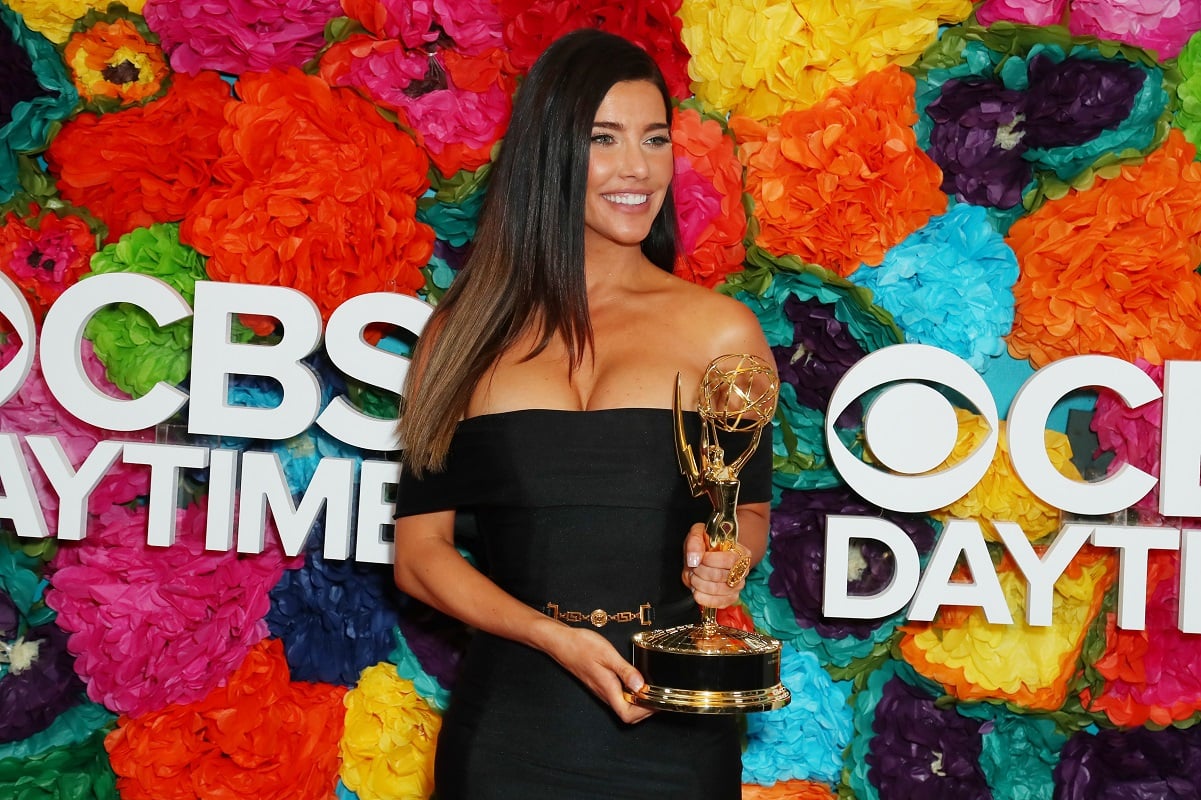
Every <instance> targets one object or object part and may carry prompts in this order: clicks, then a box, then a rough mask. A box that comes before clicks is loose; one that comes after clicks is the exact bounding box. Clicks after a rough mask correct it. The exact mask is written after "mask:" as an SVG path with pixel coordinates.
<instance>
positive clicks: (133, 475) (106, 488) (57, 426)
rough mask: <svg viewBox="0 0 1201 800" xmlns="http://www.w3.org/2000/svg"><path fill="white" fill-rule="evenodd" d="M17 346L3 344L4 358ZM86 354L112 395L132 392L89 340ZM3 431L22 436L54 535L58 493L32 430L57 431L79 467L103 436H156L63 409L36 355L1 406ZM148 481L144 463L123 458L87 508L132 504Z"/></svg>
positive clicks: (94, 375) (96, 378)
mask: <svg viewBox="0 0 1201 800" xmlns="http://www.w3.org/2000/svg"><path fill="white" fill-rule="evenodd" d="M14 347H15V344H8V345H5V346H4V347H0V363H6V362H7V360H8V355H7V353H8V352H9V351H11V350H12V349H13V348H14ZM82 356H83V365H84V371H85V372H86V374H87V376H88V378H89V379H90V380H91V381H92V383H93V384H94V385H95V386H96V387H98V388H99V389H100V390H101V391H103V392H105V393H107V394H108V395H109V396H111V397H117V398H128V397H129V395H127V394H124V393H123V392H122V391H121V390H120V389H118V388H117V387H116V386H114V385H113V384H112V383H111V382H110V381H109V380H108V378H106V377H105V375H104V365H103V364H101V363H100V360H99V359H98V358H96V354H95V353H94V352H93V351H92V343H91V342H89V341H87V340H86V339H85V340H84V342H83V348H82ZM0 431H4V432H5V433H14V434H17V435H18V436H20V437H22V443H21V448H22V452H23V453H24V455H25V462H26V463H27V464H29V465H30V477H31V479H32V480H33V486H34V489H35V490H36V491H37V495H38V502H39V504H40V505H41V508H42V512H43V513H44V514H45V517H46V526H47V528H48V529H49V532H50V533H51V535H53V534H55V533H57V529H58V525H57V520H58V507H59V503H58V493H57V492H55V491H54V490H53V489H52V488H51V486H50V483H49V481H48V480H47V479H46V476H45V475H44V474H43V473H42V471H41V469H39V468H37V466H36V464H37V461H36V459H35V458H34V456H33V454H32V453H31V452H30V450H29V446H28V445H27V444H25V443H24V437H25V436H28V435H30V434H39V435H46V434H49V435H52V436H54V437H55V438H56V439H57V440H58V442H59V444H61V445H62V448H63V451H64V452H66V454H67V456H68V457H69V458H70V459H71V463H72V464H73V465H74V466H75V467H78V466H79V465H80V464H81V463H82V461H83V460H84V459H85V458H87V456H88V454H89V453H91V452H92V450H93V449H94V448H95V447H96V443H97V442H100V441H102V440H104V439H112V438H121V439H122V440H140V441H153V440H154V431H153V429H148V430H146V431H142V432H140V433H134V434H130V433H120V434H114V433H113V432H111V431H106V430H102V429H100V428H97V427H95V426H93V425H89V424H88V423H86V422H82V421H81V420H79V419H77V418H76V417H75V416H74V415H73V414H71V413H70V412H68V411H67V410H66V409H64V408H63V407H62V405H61V404H60V403H59V402H58V400H57V398H55V397H54V395H52V394H51V393H50V388H49V387H48V386H47V385H46V379H45V378H44V377H42V371H41V365H40V363H39V362H38V361H36V360H35V362H34V366H33V369H31V370H30V372H29V376H28V377H26V379H25V382H24V383H23V384H22V385H21V388H20V389H18V390H17V393H16V394H15V395H14V396H13V397H12V398H11V399H10V400H9V401H8V402H7V403H4V404H3V405H0ZM149 486H150V474H149V472H148V471H147V469H146V468H145V467H141V466H132V465H126V464H124V463H123V462H122V461H121V460H120V458H118V459H117V461H116V463H114V464H113V465H112V467H110V468H109V470H108V473H107V474H106V475H105V477H104V478H102V479H101V480H100V483H99V484H98V485H97V486H96V488H95V489H94V490H93V491H92V494H91V496H90V498H89V501H88V509H89V511H91V512H92V513H96V514H98V513H101V512H103V511H105V510H106V509H108V508H109V507H110V506H112V505H114V504H116V503H128V502H129V501H130V500H133V499H134V498H136V497H138V496H140V495H144V494H146V492H147V491H148V490H149Z"/></svg>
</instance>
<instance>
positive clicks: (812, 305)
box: [772, 294, 866, 427]
mask: <svg viewBox="0 0 1201 800" xmlns="http://www.w3.org/2000/svg"><path fill="white" fill-rule="evenodd" d="M834 311H835V308H834V306H833V305H831V304H828V303H823V302H821V301H820V300H818V299H817V298H810V299H808V300H802V299H801V298H799V297H798V296H796V295H795V294H792V295H789V296H788V298H787V299H786V300H785V301H784V316H785V317H786V318H787V319H788V320H789V321H790V322H792V324H793V331H794V332H793V339H792V344H791V345H790V346H787V347H773V348H772V355H773V356H775V359H776V368H777V369H778V371H779V374H780V381H781V382H782V383H787V384H789V385H791V386H792V387H793V388H794V389H796V397H797V401H798V402H800V403H801V404H802V405H806V406H809V407H810V408H825V407H826V404H827V403H828V402H829V400H830V395H831V394H832V393H833V391H834V386H835V384H837V383H838V381H839V380H841V379H842V376H843V375H844V374H846V371H847V370H848V369H850V368H851V365H852V364H854V363H855V362H856V361H858V360H859V359H861V358H863V356H864V355H866V353H864V351H863V348H862V347H860V345H859V343H858V342H856V341H855V338H854V337H853V336H852V335H851V330H850V328H849V327H848V326H847V325H844V324H843V323H842V322H840V321H839V320H838V319H836V318H835V316H834ZM861 415H862V410H861V409H860V407H859V403H858V402H855V403H852V404H851V405H850V406H848V407H847V409H846V410H845V411H844V412H843V413H842V415H840V416H839V418H838V424H839V425H840V426H842V427H847V426H850V425H853V424H854V422H855V420H856V419H858V418H859V417H860V416H861Z"/></svg>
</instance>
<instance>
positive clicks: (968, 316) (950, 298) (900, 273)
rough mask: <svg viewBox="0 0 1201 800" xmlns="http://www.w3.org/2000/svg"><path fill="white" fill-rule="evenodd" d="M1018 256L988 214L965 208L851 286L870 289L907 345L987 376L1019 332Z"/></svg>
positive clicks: (935, 222) (916, 235)
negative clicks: (934, 350)
mask: <svg viewBox="0 0 1201 800" xmlns="http://www.w3.org/2000/svg"><path fill="white" fill-rule="evenodd" d="M1017 279H1018V262H1017V256H1015V255H1014V253H1013V250H1012V249H1010V247H1009V245H1007V244H1006V243H1005V240H1004V239H1003V238H1002V236H1001V234H999V233H997V231H996V230H994V229H993V227H992V226H991V225H990V224H989V221H988V215H987V213H986V212H985V210H984V209H983V208H980V207H978V206H971V205H967V204H963V203H961V204H959V205H956V206H954V207H952V208H951V210H950V211H948V212H947V213H946V214H943V215H942V216H940V217H933V218H932V219H931V220H930V222H929V223H927V224H926V225H925V226H924V227H922V228H920V229H918V230H917V231H914V232H913V233H912V234H910V235H909V236H908V237H906V239H905V240H904V241H902V242H901V243H900V244H898V245H896V246H895V247H893V248H892V249H890V250H889V251H888V252H887V253H886V254H885V256H884V260H883V261H882V262H881V264H880V266H879V267H875V268H871V267H860V268H859V269H858V270H856V271H855V273H854V274H852V275H851V277H850V280H851V281H852V282H853V283H855V284H857V285H859V286H862V287H864V288H866V289H870V290H871V291H872V294H873V297H874V299H875V302H876V303H877V304H879V305H880V306H882V307H883V308H885V309H887V310H888V311H889V312H891V313H892V316H893V319H895V320H896V323H897V325H898V326H900V328H901V330H902V331H904V332H905V339H906V340H907V341H909V342H916V343H920V344H928V345H932V346H934V347H938V348H941V349H943V350H947V351H949V352H952V353H954V354H955V355H957V356H959V357H960V358H962V359H963V360H964V361H966V362H968V363H969V364H971V365H972V367H974V368H975V369H976V370H977V371H978V372H984V370H985V368H986V366H987V364H988V361H989V359H991V358H995V357H997V356H1000V355H1001V354H1003V353H1004V352H1005V341H1004V338H1003V337H1004V336H1005V335H1006V334H1008V333H1009V330H1010V328H1012V327H1013V309H1014V298H1013V285H1014V283H1016V282H1017Z"/></svg>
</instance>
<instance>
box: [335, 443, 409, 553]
mask: <svg viewBox="0 0 1201 800" xmlns="http://www.w3.org/2000/svg"><path fill="white" fill-rule="evenodd" d="M398 480H400V465H399V464H398V463H396V462H395V461H364V462H363V467H362V469H361V470H360V471H359V520H358V525H356V526H355V533H354V536H355V551H354V559H355V561H361V562H363V563H366V564H391V563H392V562H393V561H394V560H395V557H396V553H395V545H394V544H393V543H392V542H391V541H390V540H385V538H384V533H385V532H391V531H392V528H393V526H394V524H395V523H394V522H393V521H392V514H393V512H394V507H395V503H393V502H392V501H390V500H388V499H387V494H386V492H385V487H387V486H389V485H392V486H395V485H396V483H397V481H398ZM349 555H350V552H349V550H347V551H346V552H345V553H344V554H341V555H338V554H335V553H331V552H330V540H329V537H328V536H327V537H326V539H325V557H326V558H339V557H340V558H346V557H347V556H349Z"/></svg>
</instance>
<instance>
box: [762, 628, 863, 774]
mask: <svg viewBox="0 0 1201 800" xmlns="http://www.w3.org/2000/svg"><path fill="white" fill-rule="evenodd" d="M780 680H781V682H783V684H784V685H785V686H786V687H787V688H788V691H789V692H791V693H792V702H791V703H789V704H788V705H787V706H785V707H784V708H781V709H777V710H775V711H766V712H763V713H759V714H749V715H748V716H747V722H746V728H747V746H746V750H745V751H744V752H743V754H742V781H743V783H759V784H765V785H770V784H772V783H775V782H777V781H788V780H794V779H798V780H817V781H824V782H826V783H836V782H837V781H838V776H839V774H840V773H841V771H842V752H843V750H844V749H845V748H846V746H847V745H848V744H849V743H850V741H851V734H852V730H853V726H852V723H851V708H850V706H849V705H848V704H847V699H848V698H849V697H850V695H851V688H850V683H849V682H841V683H836V682H835V681H834V680H833V679H831V678H830V675H829V674H828V673H827V672H826V671H825V670H823V669H822V668H821V667H820V666H819V665H818V663H817V659H816V658H815V657H814V656H813V654H812V653H801V652H798V651H797V650H795V649H793V648H791V647H785V648H784V649H783V652H782V657H781V661H780Z"/></svg>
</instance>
